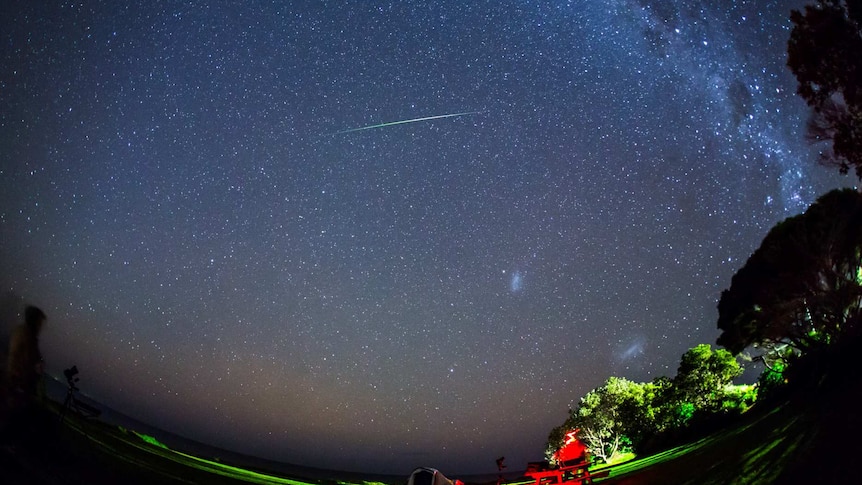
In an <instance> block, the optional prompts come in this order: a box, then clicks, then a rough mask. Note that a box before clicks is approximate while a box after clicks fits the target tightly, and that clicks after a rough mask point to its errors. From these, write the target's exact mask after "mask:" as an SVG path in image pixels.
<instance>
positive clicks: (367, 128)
mask: <svg viewBox="0 0 862 485" xmlns="http://www.w3.org/2000/svg"><path fill="white" fill-rule="evenodd" d="M475 114H479V111H465V112H463V113H451V114H448V115H437V116H426V117H424V118H413V119H410V120H401V121H390V122H388V123H380V124H379V125H371V126H363V127H360V128H351V129H349V130H342V131H336V132H335V133H333V134H334V135H341V134H344V133H352V132H354V131H363V130H373V129H374V128H384V127H386V126H395V125H404V124H407V123H416V122H417V121H428V120H439V119H441V118H454V117H456V116H466V115H475Z"/></svg>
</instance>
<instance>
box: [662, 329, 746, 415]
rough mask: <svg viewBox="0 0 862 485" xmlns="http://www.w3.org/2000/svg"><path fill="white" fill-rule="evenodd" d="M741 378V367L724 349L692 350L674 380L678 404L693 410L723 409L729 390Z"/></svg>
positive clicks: (681, 361)
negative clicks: (689, 406) (731, 384)
mask: <svg viewBox="0 0 862 485" xmlns="http://www.w3.org/2000/svg"><path fill="white" fill-rule="evenodd" d="M740 374H742V367H740V366H739V363H738V362H737V361H736V358H735V357H734V356H733V355H732V354H731V353H730V352H728V351H726V350H724V349H716V350H715V351H713V350H712V348H711V347H710V345H709V344H700V345H698V346H696V347H693V348H691V349H689V350H688V351H687V352H686V353H685V354H683V356H682V359H681V360H680V364H679V369H678V370H677V374H676V377H675V378H674V380H673V383H674V390H675V393H676V397H677V399H678V401H680V402H683V403H691V404H692V407H693V410H692V412H693V411H694V409H697V410H702V411H715V410H717V409H719V408H720V407H721V402H722V400H724V398H725V389H726V387H727V386H728V385H729V384H730V383H731V382H732V381H733V379H735V378H736V377H738V376H739V375H740Z"/></svg>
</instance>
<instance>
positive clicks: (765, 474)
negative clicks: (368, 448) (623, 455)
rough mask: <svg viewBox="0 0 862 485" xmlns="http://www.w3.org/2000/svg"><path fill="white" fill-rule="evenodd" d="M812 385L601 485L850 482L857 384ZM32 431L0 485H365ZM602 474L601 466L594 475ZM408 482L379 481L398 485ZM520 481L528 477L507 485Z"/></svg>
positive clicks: (95, 433)
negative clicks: (25, 484)
mask: <svg viewBox="0 0 862 485" xmlns="http://www.w3.org/2000/svg"><path fill="white" fill-rule="evenodd" d="M832 381H833V382H831V383H830V384H829V385H819V384H818V385H812V386H809V387H803V388H800V389H797V390H796V391H795V393H794V394H792V395H789V396H788V397H787V398H786V399H783V400H781V401H780V402H779V403H778V404H774V405H772V406H770V407H769V408H768V409H766V410H763V411H760V412H759V413H755V412H751V413H749V415H747V416H746V417H745V419H744V420H743V421H742V422H740V423H739V424H738V425H737V426H734V427H733V428H731V429H727V430H725V431H722V432H719V433H716V434H714V435H712V436H709V437H707V438H705V439H702V440H700V441H697V442H694V443H690V444H687V445H685V446H680V447H678V448H674V449H672V450H668V451H665V452H663V453H660V454H658V455H654V456H650V457H646V458H641V459H637V460H633V461H630V462H627V463H623V464H619V465H615V466H612V467H607V468H606V469H605V471H606V472H607V477H606V478H603V479H600V480H596V483H600V484H602V485H635V484H653V483H655V484H659V483H661V484H704V485H709V484H728V483H739V484H773V483H779V484H780V483H824V484H825V483H859V482H860V479H859V478H858V477H857V476H856V472H855V466H854V465H855V463H854V460H857V459H858V456H859V452H860V451H862V445H860V443H859V442H858V438H857V436H858V434H859V431H860V430H862V416H860V413H859V412H858V410H857V406H858V403H859V402H862V379H859V378H857V377H847V376H843V377H841V378H840V379H832ZM36 422H37V423H38V424H37V425H36V426H35V427H30V428H28V429H29V431H28V432H27V433H24V434H20V433H19V435H18V436H16V437H15V438H14V439H6V440H5V444H4V445H3V447H2V450H0V482H2V483H9V484H14V483H28V484H30V483H40V484H46V485H55V484H71V485H77V484H91V485H100V484H109V483H110V484H114V483H123V484H163V485H169V484H214V485H227V484H233V485H237V484H241V483H266V484H286V485H303V484H314V485H347V484H351V483H356V484H360V485H369V483H370V482H368V481H363V480H361V479H356V478H355V477H353V478H352V477H349V476H345V475H340V474H337V473H336V472H332V475H331V476H320V475H319V474H318V475H317V476H315V477H311V476H301V474H298V473H297V474H293V475H290V476H287V475H278V474H274V473H271V472H267V471H266V470H249V469H244V468H240V467H234V466H231V464H229V463H222V462H219V461H215V460H209V459H206V458H203V457H195V456H191V455H188V454H184V453H180V452H177V451H174V450H171V449H169V448H167V447H165V446H163V445H161V444H160V443H158V442H156V441H154V440H151V439H148V437H146V436H145V435H144V436H142V435H139V434H137V433H135V432H134V431H133V430H128V431H127V430H123V429H122V428H118V427H116V426H110V425H107V424H104V423H101V422H98V421H92V420H84V419H81V418H79V417H77V416H71V417H70V418H69V419H67V422H66V423H65V424H63V425H62V426H60V425H59V424H58V421H57V419H56V415H52V414H50V413H46V414H44V415H42V416H41V417H39V418H37V419H36ZM595 471H601V468H600V467H599V468H596V469H594V472H595ZM406 478H407V477H391V479H388V480H383V482H385V483H387V484H391V485H403V483H405V482H406ZM510 483H512V484H517V483H529V480H528V479H523V480H516V481H513V482H510Z"/></svg>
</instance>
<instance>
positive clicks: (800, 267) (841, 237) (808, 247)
mask: <svg viewBox="0 0 862 485" xmlns="http://www.w3.org/2000/svg"><path fill="white" fill-rule="evenodd" d="M860 252H862V194H859V193H858V192H856V191H855V190H851V189H844V190H833V191H831V192H829V193H827V194H825V195H823V196H822V197H820V198H819V199H818V200H817V202H815V203H814V204H813V205H812V206H811V207H809V208H808V210H807V211H805V213H803V214H801V215H798V216H795V217H791V218H788V219H786V220H784V221H782V222H780V223H779V224H778V225H776V226H775V227H774V228H772V230H771V231H769V234H767V235H766V237H765V238H764V240H763V242H762V243H761V245H760V247H759V248H758V249H757V250H756V251H755V252H754V254H752V255H751V257H750V258H749V259H748V261H747V262H746V263H745V265H744V266H743V267H742V268H741V269H740V270H739V271H738V272H737V273H736V275H734V277H733V279H732V281H731V286H730V288H729V289H727V290H725V291H723V292H722V294H721V300H720V301H719V304H718V313H719V318H718V328H719V329H721V330H722V334H721V336H720V337H719V339H718V343H719V344H720V345H722V346H724V347H726V348H727V349H728V350H730V351H731V352H733V353H734V354H736V353H739V352H741V351H742V350H743V349H745V348H746V347H749V346H756V345H760V346H764V347H765V348H767V349H770V348H773V347H776V346H781V345H789V346H790V347H792V348H794V349H796V350H797V351H806V350H810V349H822V348H824V347H826V346H828V345H830V344H833V343H835V342H837V341H839V340H840V339H841V337H842V336H843V335H847V334H851V335H852V334H855V333H857V332H858V331H859V329H857V328H855V327H856V326H858V322H859V321H860V318H862V315H860V301H862V284H860V281H859V278H858V276H859V272H860V264H862V262H860Z"/></svg>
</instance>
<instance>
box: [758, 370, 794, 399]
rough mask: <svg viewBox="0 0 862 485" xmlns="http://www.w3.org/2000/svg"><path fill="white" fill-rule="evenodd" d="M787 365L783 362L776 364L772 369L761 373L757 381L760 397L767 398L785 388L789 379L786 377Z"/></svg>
mask: <svg viewBox="0 0 862 485" xmlns="http://www.w3.org/2000/svg"><path fill="white" fill-rule="evenodd" d="M784 370H785V365H784V363H783V362H776V363H775V364H774V365H772V367H771V368H769V367H767V368H766V369H763V372H761V373H760V377H759V378H758V379H757V387H758V389H759V390H760V391H759V392H760V395H761V396H765V395H768V394H770V393H772V392H774V391H775V390H776V389H778V388H780V387H782V386H784V385H785V384H786V383H787V379H786V378H785V377H784Z"/></svg>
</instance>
